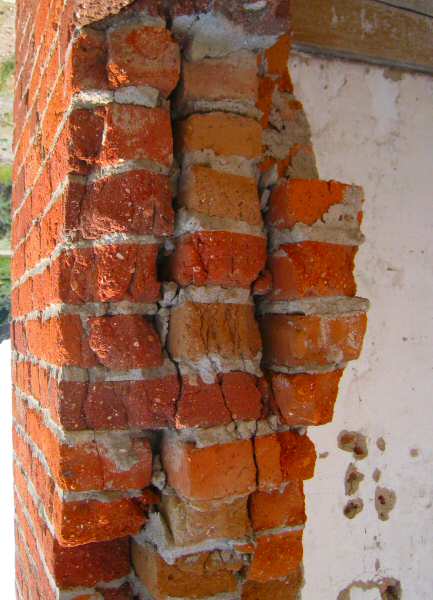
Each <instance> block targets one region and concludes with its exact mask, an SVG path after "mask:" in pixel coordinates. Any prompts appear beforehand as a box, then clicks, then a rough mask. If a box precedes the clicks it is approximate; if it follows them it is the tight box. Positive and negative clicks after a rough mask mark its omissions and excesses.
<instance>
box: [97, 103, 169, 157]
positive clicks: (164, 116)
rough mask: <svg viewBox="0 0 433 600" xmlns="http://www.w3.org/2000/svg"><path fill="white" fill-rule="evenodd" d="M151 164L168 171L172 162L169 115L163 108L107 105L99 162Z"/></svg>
mask: <svg viewBox="0 0 433 600" xmlns="http://www.w3.org/2000/svg"><path fill="white" fill-rule="evenodd" d="M146 159H147V160H152V161H154V162H156V163H160V164H161V165H164V166H167V167H169V166H170V165H171V163H172V160H173V139H172V133H171V120H170V113H169V112H168V110H166V109H165V108H145V107H143V106H133V105H131V104H110V105H109V106H108V109H107V122H106V137H105V142H104V148H103V151H102V153H101V157H100V161H101V162H102V163H103V164H114V163H117V162H119V161H122V160H146Z"/></svg>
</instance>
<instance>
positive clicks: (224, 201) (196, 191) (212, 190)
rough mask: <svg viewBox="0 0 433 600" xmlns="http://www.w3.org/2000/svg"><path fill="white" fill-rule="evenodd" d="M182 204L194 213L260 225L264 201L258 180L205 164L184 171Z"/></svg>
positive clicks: (180, 199) (180, 191)
mask: <svg viewBox="0 0 433 600" xmlns="http://www.w3.org/2000/svg"><path fill="white" fill-rule="evenodd" d="M178 200H179V203H180V204H181V205H182V206H184V207H185V208H187V209H188V210H191V211H196V212H199V213H203V214H205V215H209V216H211V217H220V218H225V219H232V220H233V221H245V222H246V223H249V224H250V225H254V226H260V225H261V224H262V216H261V213H260V200H259V195H258V189H257V184H256V181H255V180H254V179H253V178H249V177H241V176H239V175H232V174H230V173H223V172H220V171H215V170H213V169H211V168H209V167H205V166H202V165H193V166H192V167H190V168H189V169H183V171H182V176H181V180H180V187H179V194H178Z"/></svg>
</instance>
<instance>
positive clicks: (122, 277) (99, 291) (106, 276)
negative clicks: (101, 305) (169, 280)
mask: <svg viewBox="0 0 433 600" xmlns="http://www.w3.org/2000/svg"><path fill="white" fill-rule="evenodd" d="M158 251H159V247H158V245H156V244H147V245H143V246H137V245H127V244H122V245H111V246H108V245H107V246H103V245H101V246H95V247H94V248H91V249H86V250H75V251H72V252H70V253H68V254H66V255H64V259H63V261H62V264H60V261H56V263H55V264H54V265H53V266H52V267H51V273H50V276H51V278H52V279H53V280H54V282H55V283H56V284H58V286H59V290H58V291H59V296H60V297H61V298H60V299H61V300H64V301H66V302H69V303H73V304H77V303H79V302H117V301H122V300H128V301H131V302H155V301H156V300H158V298H159V295H160V283H159V282H158V280H157V273H156V260H157V256H158ZM69 290H70V291H69ZM68 291H69V296H68Z"/></svg>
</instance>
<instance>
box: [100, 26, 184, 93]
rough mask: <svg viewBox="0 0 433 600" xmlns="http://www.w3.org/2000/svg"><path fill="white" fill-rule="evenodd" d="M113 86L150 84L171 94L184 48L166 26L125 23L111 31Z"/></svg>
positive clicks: (177, 76) (110, 55) (109, 69)
mask: <svg viewBox="0 0 433 600" xmlns="http://www.w3.org/2000/svg"><path fill="white" fill-rule="evenodd" d="M108 47H109V61H108V65H107V69H108V77H109V80H110V85H111V86H112V87H113V88H119V87H124V86H130V85H149V86H151V87H154V88H156V89H158V90H159V91H160V92H161V93H162V94H164V96H168V95H169V94H170V93H171V92H172V91H173V90H174V88H175V87H176V85H177V82H178V79H179V73H180V51H179V46H178V44H177V43H176V42H175V41H174V40H173V38H172V35H171V33H170V32H169V31H168V30H167V29H164V28H162V27H145V26H143V25H137V24H128V23H125V24H124V25H121V26H120V27H117V28H116V29H114V30H111V31H109V33H108Z"/></svg>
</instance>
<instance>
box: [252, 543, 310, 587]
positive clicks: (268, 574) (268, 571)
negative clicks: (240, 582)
mask: <svg viewBox="0 0 433 600" xmlns="http://www.w3.org/2000/svg"><path fill="white" fill-rule="evenodd" d="M302 554H303V551H302V531H291V532H289V533H283V534H279V535H269V536H263V537H260V538H258V540H257V547H256V551H255V553H254V556H253V560H252V563H251V567H250V570H249V572H248V579H249V580H252V581H258V582H260V583H265V582H267V581H272V580H275V579H283V578H285V577H287V576H288V575H289V574H290V573H291V572H292V571H293V570H295V569H297V568H298V567H299V564H300V562H301V560H302Z"/></svg>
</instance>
